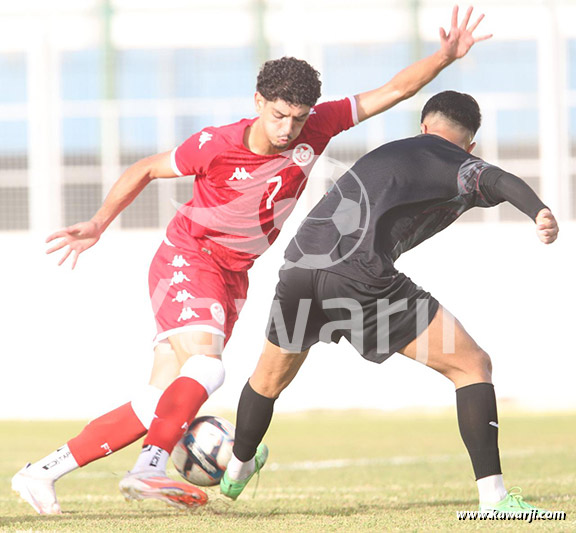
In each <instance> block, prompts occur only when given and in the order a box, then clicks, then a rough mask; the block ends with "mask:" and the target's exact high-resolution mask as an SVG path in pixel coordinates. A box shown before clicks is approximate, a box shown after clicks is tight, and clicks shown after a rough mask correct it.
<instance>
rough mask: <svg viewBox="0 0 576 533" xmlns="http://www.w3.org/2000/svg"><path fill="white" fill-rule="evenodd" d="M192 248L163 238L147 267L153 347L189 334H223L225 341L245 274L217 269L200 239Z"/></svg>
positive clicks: (243, 294)
mask: <svg viewBox="0 0 576 533" xmlns="http://www.w3.org/2000/svg"><path fill="white" fill-rule="evenodd" d="M195 247H197V250H194V248H195ZM191 248H192V251H191V250H190V249H187V250H183V249H182V248H177V247H175V246H173V245H172V244H168V241H167V240H165V241H164V242H163V243H162V244H161V245H160V248H158V251H157V252H156V255H155V256H154V259H153V260H152V264H151V265H150V273H149V276H148V285H149V288H150V298H151V300H152V309H153V311H154V317H155V319H156V326H157V329H158V333H157V335H156V337H155V339H154V342H155V343H158V342H161V341H165V340H166V339H167V338H168V337H170V336H171V335H174V334H176V333H180V332H183V331H190V330H198V331H207V332H209V333H215V334H217V335H223V336H224V338H225V342H227V341H228V338H229V337H230V335H231V334H232V329H233V328H234V324H235V322H236V320H237V319H238V314H239V313H240V310H241V309H242V306H243V304H244V301H245V299H246V292H247V290H248V273H247V272H246V271H240V272H236V271H232V270H227V269H225V268H222V267H221V266H219V265H218V263H217V262H216V261H215V259H214V257H212V251H211V250H210V249H209V248H208V247H206V246H204V244H203V241H198V240H194V241H193V242H192V243H191Z"/></svg>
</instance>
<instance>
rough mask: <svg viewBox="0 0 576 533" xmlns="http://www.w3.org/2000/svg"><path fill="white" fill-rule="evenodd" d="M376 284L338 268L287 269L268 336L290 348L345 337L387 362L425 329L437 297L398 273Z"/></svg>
mask: <svg viewBox="0 0 576 533" xmlns="http://www.w3.org/2000/svg"><path fill="white" fill-rule="evenodd" d="M389 279H390V283H389V284H388V285H386V286H384V287H374V286H372V285H367V284H365V283H363V282H360V281H355V280H352V279H349V278H346V277H344V276H340V275H339V274H335V273H333V272H328V271H325V270H312V269H302V268H297V267H294V268H290V269H282V270H281V271H280V280H279V282H278V285H276V296H275V298H274V301H273V302H272V308H271V310H270V317H269V319H268V329H267V337H268V340H269V341H270V342H271V343H273V344H275V345H276V346H280V347H281V348H284V349H285V350H288V351H290V352H294V353H297V352H303V351H305V350H308V349H309V348H310V347H311V346H312V345H314V344H316V343H317V342H318V341H322V342H327V343H329V342H338V341H339V340H340V339H341V338H342V337H345V338H346V339H348V341H349V342H350V343H351V344H352V346H354V348H356V350H357V351H358V353H360V355H362V357H364V358H365V359H368V361H373V362H375V363H382V362H383V361H385V360H386V359H388V357H390V356H391V355H392V354H393V353H395V352H397V351H398V350H399V349H401V348H403V347H404V346H406V345H407V344H408V343H410V342H411V341H413V340H414V339H415V338H416V337H417V336H418V335H419V334H420V333H422V332H423V331H425V330H426V328H427V327H428V325H429V324H430V322H431V321H432V319H433V318H434V315H435V314H436V312H437V311H438V307H439V305H440V304H439V303H438V301H437V300H436V299H435V298H434V297H432V296H431V295H430V293H428V292H426V291H424V290H423V289H422V288H421V287H418V286H417V285H416V284H415V283H414V282H413V281H412V280H411V279H410V278H408V277H407V276H405V275H404V274H401V273H398V274H396V275H394V276H391V277H390V278H389Z"/></svg>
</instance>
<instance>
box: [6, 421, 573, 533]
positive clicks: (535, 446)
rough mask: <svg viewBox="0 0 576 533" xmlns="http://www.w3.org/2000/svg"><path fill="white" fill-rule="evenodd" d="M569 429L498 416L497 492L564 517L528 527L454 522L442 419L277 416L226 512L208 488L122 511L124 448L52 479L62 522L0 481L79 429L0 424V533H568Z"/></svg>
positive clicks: (454, 439)
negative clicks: (253, 474)
mask: <svg viewBox="0 0 576 533" xmlns="http://www.w3.org/2000/svg"><path fill="white" fill-rule="evenodd" d="M225 416H227V418H229V419H231V420H233V415H231V414H227V415H225ZM575 420H576V417H575V414H574V413H562V414H554V413H549V414H542V413H538V414H523V413H512V412H510V413H507V412H506V411H504V412H503V413H502V414H501V416H500V428H501V431H500V435H501V438H500V449H501V450H502V463H503V468H504V473H505V480H506V482H507V486H508V487H511V486H513V485H519V486H521V487H522V488H523V491H524V492H523V495H524V496H525V499H526V500H527V501H529V502H531V503H534V504H536V505H538V506H541V507H544V508H546V509H551V510H561V511H565V512H566V513H567V519H566V521H564V522H538V523H532V524H528V523H520V522H486V521H484V522H461V521H458V520H457V519H456V511H459V510H475V509H476V507H477V493H476V485H475V483H474V478H473V475H472V468H471V466H470V464H469V461H468V458H467V455H466V452H465V449H464V446H463V444H462V443H461V441H460V437H459V434H458V428H457V425H456V421H455V415H454V413H453V412H452V411H446V412H442V413H430V414H415V413H392V414H389V413H380V412H357V411H330V412H311V413H303V414H297V415H296V414H294V415H287V414H279V415H277V416H276V417H275V419H274V422H273V425H272V427H271V429H270V431H269V433H268V435H267V437H266V442H267V443H268V444H269V446H270V450H271V455H270V459H269V463H268V465H267V466H266V468H265V469H264V470H263V472H262V475H261V478H260V482H259V486H258V489H257V491H256V494H255V496H254V488H255V482H254V481H253V482H252V483H251V484H250V485H249V486H248V488H247V489H246V491H245V493H244V494H243V495H242V496H241V497H240V499H239V500H238V501H237V502H230V501H228V500H225V499H223V498H222V497H221V496H219V495H218V492H217V490H216V489H212V488H211V489H209V496H210V497H211V502H210V503H209V504H208V505H207V506H206V507H204V508H202V509H199V510H198V511H195V512H190V513H186V512H180V511H178V510H175V509H172V508H170V507H167V506H165V505H164V504H162V503H160V502H153V501H146V502H140V503H135V502H125V501H124V500H123V498H122V497H121V496H120V494H119V492H118V489H117V486H118V481H119V480H120V478H121V477H122V476H123V474H124V472H125V471H126V470H128V469H129V468H130V467H131V466H132V464H133V462H134V460H135V457H136V455H137V453H138V446H137V445H133V446H131V447H129V448H127V449H125V450H122V451H121V452H118V453H116V454H114V455H112V456H110V457H108V458H106V459H104V460H101V461H97V462H95V463H93V464H91V465H88V466H87V467H86V468H83V469H81V470H79V471H77V472H74V473H72V474H70V475H69V476H66V477H65V478H63V479H62V480H60V481H59V482H58V484H57V489H58V496H59V500H60V503H61V505H62V508H63V510H64V514H63V515H61V516H38V515H37V514H35V512H34V511H33V510H32V508H31V507H30V506H28V504H26V503H24V502H21V501H20V500H19V499H18V497H17V496H16V495H15V494H14V493H12V492H11V491H10V478H11V476H12V475H13V474H14V473H15V472H16V471H17V470H18V469H19V468H21V466H22V465H23V464H24V463H25V462H26V461H29V460H36V459H39V458H40V457H41V456H43V455H45V454H46V453H48V452H50V451H52V450H53V449H54V448H56V447H57V446H59V445H61V444H62V443H63V442H64V441H65V440H66V439H67V438H69V437H71V436H73V435H74V434H75V433H76V432H77V431H79V430H80V429H81V428H82V426H83V423H82V422H62V421H57V422H0V435H1V439H0V477H1V480H2V483H1V486H0V531H2V532H4V531H7V532H8V531H11V532H15V531H22V532H33V531H34V532H35V531H52V532H69V531H74V532H90V533H93V532H104V531H105V532H116V531H119V532H120V531H126V532H131V533H138V532H144V531H154V532H168V531H178V532H186V531H198V532H203V533H210V532H215V533H216V532H217V533H223V532H229V531H233V532H237V533H244V532H257V533H265V532H274V533H280V532H298V533H307V532H310V533H319V532H332V531H338V532H381V531H440V532H443V531H476V530H488V529H489V530H491V531H525V530H526V531H527V530H530V531H576V498H575V495H576V451H575V450H576V423H575ZM337 460H346V461H341V462H337ZM329 461H333V462H332V463H329ZM307 462H308V463H307Z"/></svg>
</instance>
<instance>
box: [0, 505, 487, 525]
mask: <svg viewBox="0 0 576 533" xmlns="http://www.w3.org/2000/svg"><path fill="white" fill-rule="evenodd" d="M268 503H270V502H268ZM292 503H293V502H292ZM300 503H304V505H301V506H300V508H298V506H297V507H290V504H291V502H290V501H288V500H287V501H286V502H285V503H284V504H285V507H281V506H274V507H272V508H270V507H269V506H265V507H264V508H263V506H262V505H263V504H265V502H263V501H262V500H260V501H258V500H253V501H250V502H246V507H243V505H242V503H231V502H227V501H215V502H213V503H212V504H210V505H208V506H206V507H204V508H200V509H194V510H190V511H178V510H176V509H170V508H166V510H161V509H150V508H148V509H146V508H145V507H143V506H138V508H135V509H118V508H115V509H111V510H110V511H109V512H101V511H100V512H90V511H65V512H64V513H63V514H61V515H55V516H50V515H42V516H41V515H15V516H3V517H0V530H1V531H3V530H4V529H3V527H11V528H18V529H24V528H32V529H35V528H37V527H39V526H40V525H41V524H42V525H43V526H47V527H48V528H50V530H51V531H54V530H58V526H60V527H62V528H64V527H73V526H74V524H78V523H80V522H84V523H90V522H91V521H94V522H96V523H98V522H110V521H121V522H123V523H124V524H125V525H128V524H129V523H130V522H137V523H138V524H141V523H142V522H147V523H148V524H151V523H154V522H155V521H156V520H158V521H159V520H167V519H168V520H174V519H178V518H180V517H181V518H187V517H191V516H195V517H197V518H199V519H210V518H216V517H218V519H220V520H227V519H230V520H239V519H240V520H261V519H265V518H272V519H274V518H282V517H295V516H302V517H338V516H340V517H353V516H356V515H359V516H362V517H365V516H367V515H377V514H380V513H383V512H385V513H389V512H391V511H396V512H403V511H410V512H413V511H414V510H416V509H422V510H424V509H426V508H439V507H458V508H460V509H464V508H465V509H474V508H475V506H476V502H475V501H472V500H436V501H411V502H406V503H404V502H395V503H390V502H386V501H381V502H378V501H374V502H372V503H354V502H351V501H347V502H344V503H343V504H342V505H323V504H322V503H321V502H309V503H306V502H300ZM254 504H257V505H258V508H254Z"/></svg>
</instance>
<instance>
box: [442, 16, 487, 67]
mask: <svg viewBox="0 0 576 533" xmlns="http://www.w3.org/2000/svg"><path fill="white" fill-rule="evenodd" d="M473 10H474V8H473V7H469V8H468V11H466V15H464V20H462V23H461V24H460V26H458V6H454V9H453V10H452V24H451V26H450V32H449V33H448V34H446V30H445V29H444V28H440V49H441V51H442V52H444V54H446V57H448V58H449V59H451V60H455V59H459V58H461V57H463V56H465V55H466V54H467V53H468V50H470V48H472V46H473V45H474V44H475V43H477V42H479V41H485V40H486V39H490V37H492V34H488V35H482V36H481V37H474V35H473V33H474V30H475V29H476V28H477V27H478V24H480V22H481V21H482V19H483V18H484V15H480V16H479V17H478V18H477V19H476V22H474V23H473V24H472V25H471V26H470V27H468V23H469V22H470V17H471V16H472V11H473Z"/></svg>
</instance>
